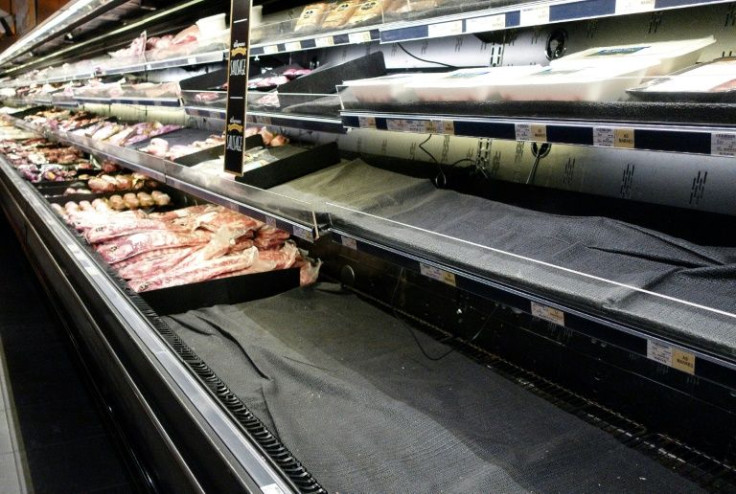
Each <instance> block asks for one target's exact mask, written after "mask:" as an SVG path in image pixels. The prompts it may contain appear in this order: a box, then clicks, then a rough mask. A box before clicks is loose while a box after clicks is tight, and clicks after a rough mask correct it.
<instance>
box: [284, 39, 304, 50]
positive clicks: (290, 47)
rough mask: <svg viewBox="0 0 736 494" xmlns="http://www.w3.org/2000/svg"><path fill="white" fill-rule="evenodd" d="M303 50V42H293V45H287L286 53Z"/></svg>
mask: <svg viewBox="0 0 736 494" xmlns="http://www.w3.org/2000/svg"><path fill="white" fill-rule="evenodd" d="M301 49H302V43H301V41H292V42H291V43H286V51H299V50H301Z"/></svg>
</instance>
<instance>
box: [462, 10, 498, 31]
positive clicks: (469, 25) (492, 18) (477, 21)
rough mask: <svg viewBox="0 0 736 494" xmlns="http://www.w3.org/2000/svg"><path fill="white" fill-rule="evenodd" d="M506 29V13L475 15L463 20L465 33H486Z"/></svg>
mask: <svg viewBox="0 0 736 494" xmlns="http://www.w3.org/2000/svg"><path fill="white" fill-rule="evenodd" d="M501 29H506V14H498V15H487V16H484V17H475V18H473V19H467V20H466V21H465V32H466V33H486V32H489V31H500V30H501Z"/></svg>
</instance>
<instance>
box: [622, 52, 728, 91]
mask: <svg viewBox="0 0 736 494" xmlns="http://www.w3.org/2000/svg"><path fill="white" fill-rule="evenodd" d="M629 94H631V95H633V96H636V97H637V98H639V99H644V100H650V101H698V102H719V101H736V58H735V57H728V58H719V59H717V60H713V61H712V62H708V63H704V64H699V65H695V66H693V67H689V68H687V69H685V70H683V71H680V72H677V73H675V74H672V75H670V76H667V77H663V78H660V79H655V80H653V81H651V82H649V83H647V84H645V85H643V86H641V87H638V88H634V89H631V90H629Z"/></svg>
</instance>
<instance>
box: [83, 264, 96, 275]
mask: <svg viewBox="0 0 736 494" xmlns="http://www.w3.org/2000/svg"><path fill="white" fill-rule="evenodd" d="M84 270H85V271H87V274H88V275H90V276H99V275H100V270H99V269H97V268H95V267H93V266H85V267H84Z"/></svg>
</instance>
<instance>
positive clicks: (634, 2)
mask: <svg viewBox="0 0 736 494" xmlns="http://www.w3.org/2000/svg"><path fill="white" fill-rule="evenodd" d="M654 2H655V0H616V14H619V15H620V14H635V13H637V12H650V11H652V10H654Z"/></svg>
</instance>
